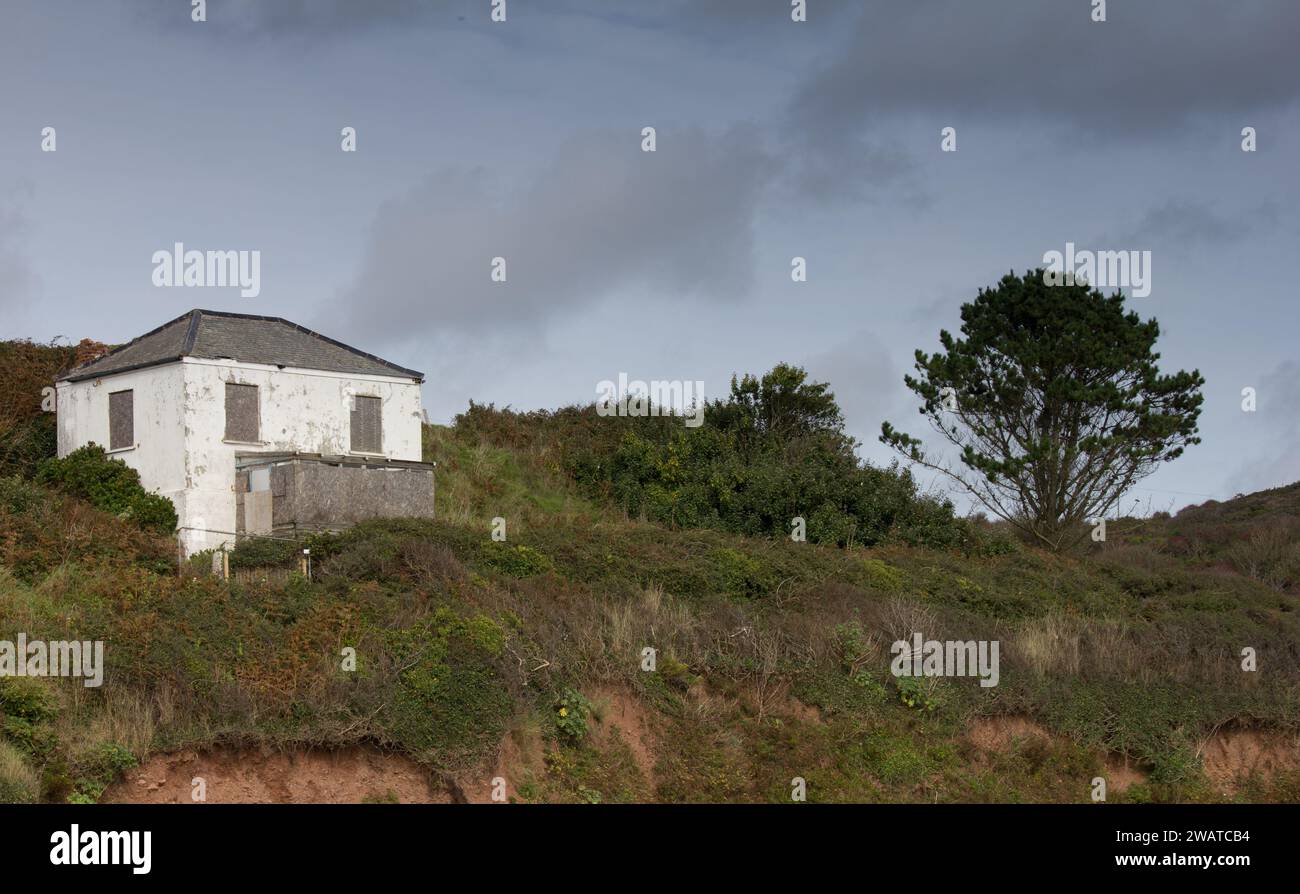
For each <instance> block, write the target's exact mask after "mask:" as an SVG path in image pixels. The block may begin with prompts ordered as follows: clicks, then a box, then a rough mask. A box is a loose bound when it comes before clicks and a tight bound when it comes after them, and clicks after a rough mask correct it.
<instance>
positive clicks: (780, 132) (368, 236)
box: [0, 0, 1300, 508]
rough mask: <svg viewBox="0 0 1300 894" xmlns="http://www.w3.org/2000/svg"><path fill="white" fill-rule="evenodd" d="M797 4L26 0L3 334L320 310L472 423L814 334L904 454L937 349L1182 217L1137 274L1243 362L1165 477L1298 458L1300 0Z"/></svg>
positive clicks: (5, 164) (774, 350) (1240, 474)
mask: <svg viewBox="0 0 1300 894" xmlns="http://www.w3.org/2000/svg"><path fill="white" fill-rule="evenodd" d="M790 5H791V4H790V2H789V0H636V2H633V0H625V2H624V0H508V2H507V4H506V13H507V15H506V21H505V22H503V23H493V22H492V21H491V19H490V11H491V7H492V2H491V0H448V2H437V0H425V2H417V0H369V2H366V3H360V2H352V0H263V2H254V0H209V2H208V3H207V10H206V12H207V21H205V22H194V21H192V20H191V2H190V0H98V2H89V0H87V2H72V0H63V2H54V0H0V84H2V85H3V88H0V337H4V338H12V337H31V338H33V339H38V340H48V339H51V338H53V337H55V336H64V337H66V338H68V339H71V340H74V341H75V340H78V339H80V338H82V337H91V338H96V339H99V340H102V341H107V342H114V343H116V342H124V341H128V340H130V339H131V338H133V337H135V336H137V335H140V334H142V333H144V332H146V331H148V330H150V329H153V328H154V327H156V326H158V325H159V324H161V323H163V322H165V321H167V320H170V319H172V318H174V317H176V316H179V315H180V314H182V313H184V312H185V311H186V310H189V309H190V308H193V307H204V308H210V309H218V310H230V311H240V312H246V313H256V314H266V315H273V316H282V317H285V318H288V319H290V320H294V321H295V322H299V323H302V324H304V325H307V326H310V327H312V328H315V329H317V330H318V331H320V332H322V333H324V334H326V335H329V336H332V337H334V338H337V339H340V340H343V341H346V342H348V343H350V344H353V345H355V346H357V347H360V348H362V349H363V350H367V351H370V352H372V353H376V354H379V355H381V356H383V357H385V358H386V359H389V360H392V361H394V362H396V363H399V364H401V365H403V366H407V367H412V368H415V369H420V370H423V371H425V373H426V374H427V376H428V383H427V384H426V385H425V388H424V397H425V404H426V406H427V408H428V411H429V414H430V416H431V417H432V418H433V419H435V420H438V421H449V420H450V419H451V417H453V416H454V415H455V414H456V413H457V412H459V411H461V410H463V409H464V408H465V407H466V406H467V403H468V401H469V400H470V399H473V400H475V401H479V402H494V403H496V404H497V405H499V406H500V405H506V404H509V405H511V406H514V407H516V408H521V409H531V408H534V407H555V406H559V405H563V404H567V403H574V402H588V401H591V400H593V399H594V398H595V396H596V390H595V389H596V384H597V383H598V382H599V381H600V380H602V379H616V378H617V376H618V374H619V373H620V372H625V373H627V374H628V375H629V376H630V377H631V378H641V379H652V378H657V379H687V380H702V381H703V382H704V383H705V394H706V396H708V397H710V398H711V397H716V396H720V395H721V394H722V393H723V392H724V391H725V390H726V388H727V385H728V380H729V378H730V376H731V374H732V373H733V372H741V373H743V372H747V371H748V372H756V373H757V372H762V371H764V370H766V369H769V368H770V367H771V366H772V365H774V364H775V363H777V362H780V361H788V362H793V363H798V364H802V365H804V366H806V367H807V368H808V369H809V370H810V371H811V372H812V373H813V374H814V375H815V376H816V377H818V378H821V379H824V380H829V381H830V382H831V384H832V386H833V390H834V392H835V394H836V395H837V397H838V398H839V401H840V403H841V405H842V406H843V407H844V409H845V411H846V414H847V417H848V422H849V428H850V430H851V432H852V433H853V434H854V435H856V436H857V437H858V438H860V439H861V440H862V441H863V442H864V444H863V448H862V453H863V455H864V456H865V457H867V458H868V459H870V460H872V461H876V462H883V461H887V460H888V459H889V458H890V457H891V454H890V453H889V452H888V451H887V450H886V449H885V448H884V447H882V446H881V445H880V444H878V443H877V441H876V438H877V436H878V434H879V430H880V423H881V421H882V420H884V419H889V420H891V421H893V422H894V423H895V424H898V425H899V426H900V427H902V428H904V429H905V430H909V431H912V432H913V433H920V432H921V431H923V430H924V424H923V422H922V420H921V419H920V418H919V417H918V416H917V415H916V409H915V403H914V400H913V399H912V395H911V393H910V392H909V391H908V390H907V389H906V388H905V387H904V385H903V383H902V377H903V375H904V373H906V372H908V371H910V368H911V362H912V353H913V352H914V351H915V349H917V348H923V349H924V350H926V351H931V350H934V349H935V348H936V347H937V345H938V333H939V330H940V329H941V328H947V329H950V330H954V331H955V330H956V329H957V328H958V326H959V325H960V319H959V316H958V309H959V307H960V305H961V304H962V302H964V301H968V300H971V299H972V298H974V296H975V294H976V292H977V290H978V289H979V288H980V287H984V286H991V285H993V284H994V283H996V281H997V280H998V278H999V277H1000V276H1002V275H1003V274H1005V273H1006V272H1008V271H1010V270H1015V271H1016V272H1024V271H1025V270H1027V269H1029V268H1032V267H1036V266H1040V265H1041V264H1042V259H1043V255H1044V253H1045V252H1047V251H1052V250H1056V251H1064V249H1065V243H1066V242H1067V241H1069V242H1074V243H1076V245H1077V246H1078V247H1079V248H1081V249H1083V248H1089V249H1115V250H1149V251H1151V253H1152V272H1151V285H1152V287H1151V293H1150V295H1149V296H1147V297H1145V298H1133V299H1131V304H1132V306H1134V307H1135V308H1136V309H1137V310H1138V311H1139V312H1140V313H1142V314H1143V315H1144V316H1155V317H1156V318H1157V319H1158V320H1159V321H1160V324H1161V329H1162V330H1163V333H1162V337H1161V341H1160V343H1159V345H1158V349H1159V350H1160V351H1161V353H1162V355H1163V359H1162V366H1164V367H1165V368H1167V369H1169V370H1172V369H1176V368H1185V369H1191V368H1199V369H1200V371H1201V373H1202V374H1203V375H1204V376H1205V378H1206V380H1207V384H1206V387H1205V395H1206V402H1205V408H1204V412H1203V414H1202V418H1201V432H1202V437H1203V438H1204V443H1203V444H1201V445H1200V446H1197V447H1194V448H1191V449H1189V451H1188V452H1187V454H1186V455H1185V456H1184V457H1183V458H1182V459H1180V460H1178V461H1176V462H1174V463H1172V464H1170V465H1168V466H1166V467H1165V468H1164V469H1162V470H1161V471H1160V472H1158V473H1157V474H1156V475H1154V476H1152V477H1151V478H1149V479H1147V480H1146V481H1145V482H1144V484H1143V487H1144V489H1143V490H1139V491H1137V492H1135V494H1134V496H1135V497H1137V498H1140V499H1141V500H1143V502H1145V501H1146V500H1147V499H1148V498H1149V499H1150V500H1151V501H1152V506H1153V508H1177V507H1179V506H1182V505H1185V504H1187V503H1195V502H1201V501H1203V500H1204V499H1206V498H1208V497H1215V498H1219V499H1224V498H1227V497H1231V496H1232V495H1233V494H1234V493H1236V492H1239V491H1250V490H1257V489H1261V488H1265V487H1273V486H1278V485H1282V484H1287V483H1290V482H1292V481H1295V480H1296V479H1298V478H1300V450H1298V449H1297V441H1298V440H1300V356H1298V355H1300V323H1298V321H1300V295H1298V294H1297V290H1296V288H1295V286H1294V276H1295V273H1294V267H1295V258H1296V250H1297V247H1298V246H1300V238H1298V237H1300V217H1298V215H1300V210H1298V208H1300V204H1298V202H1297V199H1298V198H1300V195H1298V194H1300V175H1297V159H1300V123H1298V122H1300V118H1298V117H1297V114H1296V113H1297V111H1298V108H1297V106H1298V100H1300V53H1297V52H1296V51H1295V39H1296V37H1297V35H1300V3H1296V2H1295V0H1238V2H1232V3H1228V2H1223V0H1142V2H1126V0H1110V2H1109V3H1108V7H1109V8H1108V9H1107V15H1106V21H1104V22H1094V21H1092V0H980V2H972V0H893V2H885V0H872V2H862V0H858V2H848V0H845V2H833V0H808V21H807V22H803V23H795V22H793V21H791V15H790ZM615 10H618V11H617V12H616V11H615ZM646 126H653V127H655V128H656V131H657V151H655V152H654V153H647V152H643V151H642V128H643V127H646ZM46 127H53V128H55V132H56V139H57V143H56V147H57V148H56V151H54V152H43V151H41V149H42V147H41V143H42V128H46ZM344 127H353V128H355V129H356V148H357V151H356V152H344V151H342V149H341V141H342V137H341V135H340V134H341V130H342V129H343V128H344ZM945 127H953V128H955V129H956V134H957V151H956V152H943V151H941V146H940V132H941V130H942V129H943V128H945ZM1243 127H1253V128H1255V130H1256V133H1257V140H1258V149H1257V151H1255V152H1243V151H1242V148H1241V143H1242V137H1241V131H1242V128H1243ZM176 242H183V243H184V244H185V246H186V247H187V248H190V249H198V250H232V249H246V250H257V251H260V253H261V291H260V294H258V295H257V296H256V297H247V298H246V297H241V296H240V293H239V290H238V289H221V288H212V287H206V288H158V287H155V286H154V285H153V281H152V277H153V271H154V265H153V262H152V257H153V254H154V252H156V251H159V250H160V249H170V248H171V246H172V245H173V243H176ZM497 256H502V257H505V258H506V261H507V275H508V279H507V281H506V282H504V283H499V282H493V281H492V280H491V278H490V273H491V266H490V265H491V259H492V258H494V257H497ZM796 256H801V257H804V258H806V259H807V264H808V281H807V282H806V283H795V282H792V281H791V276H790V269H791V268H790V265H791V259H792V258H794V257H796ZM1245 387H1253V388H1255V389H1256V390H1257V393H1258V398H1257V400H1258V404H1257V406H1258V409H1257V411H1256V412H1254V413H1245V412H1243V411H1242V409H1241V401H1242V397H1241V391H1242V389H1243V388H1245Z"/></svg>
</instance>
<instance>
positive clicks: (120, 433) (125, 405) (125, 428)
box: [108, 391, 135, 450]
mask: <svg viewBox="0 0 1300 894" xmlns="http://www.w3.org/2000/svg"><path fill="white" fill-rule="evenodd" d="M134 446H135V392H134V391H114V392H112V393H111V394H109V396H108V449H109V450H126V449H127V448H128V447H134Z"/></svg>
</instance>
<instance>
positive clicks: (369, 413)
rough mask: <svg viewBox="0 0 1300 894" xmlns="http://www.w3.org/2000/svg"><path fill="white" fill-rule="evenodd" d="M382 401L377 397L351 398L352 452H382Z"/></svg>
mask: <svg viewBox="0 0 1300 894" xmlns="http://www.w3.org/2000/svg"><path fill="white" fill-rule="evenodd" d="M382 407H383V401H382V400H380V399H379V398H377V397H361V396H357V397H354V398H352V452H353V453H383V452H384V446H383V445H384V433H383V421H382V420H383V416H382V413H381V412H380V411H381V409H382Z"/></svg>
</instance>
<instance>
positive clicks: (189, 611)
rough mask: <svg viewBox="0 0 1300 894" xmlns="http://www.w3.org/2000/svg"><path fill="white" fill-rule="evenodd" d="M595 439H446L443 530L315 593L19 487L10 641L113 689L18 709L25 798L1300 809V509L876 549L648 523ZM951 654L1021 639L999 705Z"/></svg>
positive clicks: (997, 696)
mask: <svg viewBox="0 0 1300 894" xmlns="http://www.w3.org/2000/svg"><path fill="white" fill-rule="evenodd" d="M521 420H522V421H521ZM525 423H528V424H525ZM571 423H573V420H572V419H569V421H565V420H564V419H561V420H560V421H559V422H556V421H555V419H554V418H551V417H548V418H546V419H540V418H536V417H535V418H533V419H531V420H529V419H528V417H527V416H526V415H525V416H522V417H521V416H520V415H519V414H509V413H505V412H502V411H494V410H491V409H490V408H488V409H485V408H478V410H477V412H471V413H470V414H467V416H464V417H461V419H460V420H459V421H458V423H457V425H455V426H453V427H440V426H431V427H428V428H427V429H426V439H425V440H426V458H428V459H431V460H434V461H436V462H437V463H438V479H437V480H438V492H437V500H438V511H439V519H438V520H437V521H414V520H388V521H376V522H370V523H366V524H363V525H361V526H359V527H357V528H355V529H353V530H351V531H349V532H347V533H345V534H342V535H338V536H322V537H317V538H313V539H312V541H310V543H308V544H306V545H309V546H310V547H311V549H312V555H313V560H314V563H315V564H314V574H313V579H312V580H311V581H308V580H306V579H304V578H302V577H301V576H299V575H297V574H291V575H288V576H287V577H284V576H283V575H273V574H268V575H266V576H265V579H259V577H258V575H257V573H255V572H253V573H250V574H248V575H245V577H247V578H248V579H247V580H246V581H245V582H235V581H232V582H230V583H226V582H224V581H221V580H219V579H216V578H213V577H211V576H204V575H201V574H195V573H193V572H192V571H189V572H187V573H186V574H185V575H183V576H178V575H177V574H176V571H175V567H174V559H173V558H172V557H173V556H174V548H173V546H172V545H171V544H170V543H169V542H168V541H167V540H166V539H165V538H159V537H157V536H155V535H153V534H148V533H145V532H143V531H141V530H139V529H138V528H136V527H134V526H132V525H131V524H130V523H129V521H127V520H124V519H121V518H117V517H113V516H110V515H107V514H104V513H102V512H99V511H97V510H95V509H93V508H91V507H89V506H88V505H86V504H85V503H82V502H80V501H78V500H75V499H72V498H70V497H66V496H62V495H59V494H57V493H55V492H53V491H51V490H49V489H47V488H45V487H43V486H41V485H38V484H35V483H31V482H29V481H26V480H23V479H19V478H10V479H5V480H3V481H0V638H4V639H10V640H12V639H13V638H14V637H15V636H16V634H17V632H19V631H22V632H25V633H26V635H27V637H28V638H29V639H40V638H43V639H47V640H58V639H99V640H103V641H104V642H105V661H106V664H107V671H106V675H105V684H104V686H103V687H102V688H99V689H88V688H84V687H82V686H81V684H80V682H79V681H67V680H62V681H51V680H48V679H33V678H4V679H0V712H3V739H0V800H5V801H15V800H18V801H23V800H26V801H33V800H56V801H58V800H66V799H73V800H97V799H100V798H103V799H105V800H150V799H152V800H187V799H188V778H189V777H190V776H191V775H192V774H194V773H198V772H199V771H200V770H202V772H203V773H208V774H209V775H210V776H211V780H212V782H211V785H210V788H209V791H208V797H209V799H210V800H237V799H239V797H240V795H239V793H238V792H236V791H234V788H235V787H236V786H234V784H233V782H231V780H233V779H236V778H239V777H240V776H241V775H248V776H249V778H252V776H253V775H256V774H270V776H269V777H268V778H269V779H270V781H269V782H267V784H266V785H261V783H259V784H258V785H257V786H253V788H254V789H256V793H255V794H254V795H252V796H251V797H255V798H257V799H263V800H265V799H272V800H292V799H294V798H302V797H307V798H314V799H322V800H330V798H326V797H324V795H323V794H322V793H321V791H319V790H316V789H313V790H311V791H316V794H315V795H312V794H310V792H308V794H302V792H303V791H306V790H304V789H302V788H301V787H296V784H291V782H286V779H287V778H288V777H286V776H285V775H284V774H288V773H290V770H288V769H285V766H288V765H285V766H281V764H283V758H282V757H281V756H280V755H282V754H283V753H288V754H301V753H302V752H304V751H307V750H310V749H317V750H319V749H338V750H341V753H342V755H343V757H340V758H339V759H338V761H336V762H334V763H330V764H327V765H319V764H317V763H311V764H310V766H312V767H316V768H317V771H318V772H321V773H326V774H328V773H331V772H337V773H339V774H341V775H340V777H339V779H338V785H339V791H346V792H348V793H349V797H352V796H355V799H357V800H360V799H381V800H383V799H393V798H401V799H407V798H409V797H412V796H411V795H410V794H409V792H410V791H411V785H410V773H411V768H412V767H418V768H419V770H420V771H423V772H427V773H429V774H430V777H431V779H432V780H433V786H432V789H431V791H433V793H434V794H433V796H432V797H431V799H432V800H485V799H487V798H488V796H489V794H490V792H491V790H492V780H493V778H494V777H503V778H504V779H505V780H506V783H507V793H508V796H509V798H510V799H512V800H518V801H548V802H554V801H585V802H618V801H671V802H684V801H689V802H696V801H771V802H782V801H789V800H790V797H791V786H792V779H794V778H795V777H799V778H802V779H804V780H805V781H806V784H807V798H808V800H810V801H855V802H881V801H925V802H931V801H968V802H984V801H1066V802H1086V801H1089V800H1090V796H1091V792H1092V788H1091V785H1092V780H1093V779H1094V778H1095V777H1098V776H1101V777H1104V778H1106V779H1107V781H1108V786H1109V791H1108V794H1107V800H1109V801H1211V800H1231V799H1240V800H1251V801H1257V800H1281V801H1300V762H1297V751H1296V748H1295V742H1296V736H1297V731H1298V730H1300V619H1298V617H1297V612H1296V607H1297V602H1298V601H1300V600H1298V596H1297V594H1298V591H1300V581H1297V579H1296V577H1295V570H1296V568H1297V567H1300V563H1297V562H1296V555H1297V542H1300V536H1298V535H1297V526H1296V524H1297V494H1300V485H1292V486H1291V487H1289V488H1281V489H1278V490H1275V491H1269V492H1266V493H1263V494H1252V495H1249V496H1245V497H1242V498H1239V499H1237V500H1233V501H1229V502H1226V503H1220V504H1207V505H1206V506H1202V507H1195V508H1192V509H1188V510H1185V511H1184V512H1182V513H1180V514H1179V515H1177V516H1176V517H1174V518H1156V519H1151V520H1144V521H1143V520H1125V521H1124V522H1115V523H1112V529H1111V530H1112V534H1111V536H1110V537H1109V539H1108V542H1107V543H1104V544H1094V545H1091V546H1090V547H1089V549H1088V551H1087V552H1086V553H1085V554H1078V555H1051V554H1047V553H1044V552H1041V551H1039V550H1037V549H1034V548H1031V547H1028V546H1025V545H1023V544H1021V543H1020V542H1019V541H1018V540H1017V539H1016V538H1014V537H1012V536H1011V535H1010V534H1008V533H1007V532H1005V531H1002V530H1000V529H999V528H998V527H996V526H988V525H974V524H972V525H969V526H967V529H964V530H965V533H964V534H963V535H962V536H961V537H960V538H958V539H957V540H956V541H955V542H953V543H952V544H951V545H949V546H946V547H935V546H924V545H909V543H908V539H909V536H910V535H908V534H907V530H911V529H906V530H904V529H901V528H895V529H891V530H895V531H897V532H901V533H894V534H890V535H888V536H883V537H881V538H880V539H879V540H877V541H876V542H874V543H872V545H870V546H862V545H858V544H853V545H850V546H848V547H841V546H836V545H831V544H824V545H819V544H817V543H811V542H810V543H796V542H792V541H791V540H790V539H789V538H788V537H776V536H762V535H760V536H746V535H744V534H741V533H735V532H733V531H730V530H726V529H725V524H723V522H722V521H719V522H718V523H717V524H706V525H703V526H681V525H678V526H674V525H671V524H663V523H659V522H654V521H648V520H642V519H641V517H640V516H641V515H643V514H645V513H628V512H627V511H626V510H627V507H626V505H624V504H622V503H620V501H619V500H618V499H616V498H615V497H613V496H611V495H610V494H609V493H608V492H604V493H602V491H601V489H600V487H599V486H596V485H593V484H592V482H591V480H590V479H588V480H585V481H584V480H582V479H581V475H580V474H575V472H574V470H575V469H581V468H583V467H584V466H583V463H584V462H585V460H583V458H582V457H583V456H585V455H586V454H587V452H588V451H589V449H590V448H591V444H592V438H591V436H588V435H586V434H583V433H582V430H581V428H580V427H577V428H575V427H574V426H575V425H578V423H573V424H571ZM611 437H613V436H611ZM494 518H502V519H504V520H505V530H506V540H505V542H497V541H494V540H492V538H491V531H492V520H493V519H494ZM301 545H302V544H287V545H286V544H275V543H255V544H251V545H250V546H248V547H246V548H241V550H239V551H238V552H237V553H236V555H235V560H234V562H233V564H234V565H235V566H236V567H245V568H260V567H266V566H274V565H277V564H278V565H285V566H289V565H291V564H292V563H293V561H294V557H295V555H296V552H297V550H298V549H299V547H300V546H301ZM918 631H919V632H921V633H923V634H924V636H925V637H926V638H934V639H940V640H943V639H956V640H996V641H998V642H999V643H1000V646H1001V666H1000V680H999V683H998V685H997V686H994V687H987V688H985V687H981V686H980V685H979V684H978V681H977V680H975V679H972V678H966V679H935V678H917V679H913V678H895V677H894V676H893V675H892V674H891V673H890V670H889V665H890V643H891V642H893V641H894V640H896V639H910V638H911V636H912V634H913V633H914V632H918ZM348 647H351V648H354V649H355V650H356V659H357V667H356V670H355V671H349V670H344V669H343V668H342V666H341V664H342V662H343V660H344V658H343V655H342V652H343V650H344V649H345V648H348ZM647 647H649V648H653V649H655V650H657V651H656V667H655V670H654V671H646V670H643V669H642V660H643V649H645V648H647ZM1246 647H1249V648H1252V649H1254V650H1255V653H1256V655H1257V657H1258V670H1256V671H1254V672H1246V671H1243V670H1242V667H1241V662H1242V658H1241V652H1242V649H1243V648H1246ZM205 755H206V757H205ZM311 760H318V758H311ZM277 762H279V763H277ZM385 762H394V763H392V767H393V769H392V779H393V782H392V784H391V785H389V784H388V783H386V782H385V781H384V780H385V779H386V778H388V777H387V776H386V775H385V772H384V771H383V770H382V768H383V767H385V766H389V764H387V763H385ZM291 763H292V762H291ZM141 765H143V766H141ZM241 766H242V767H246V768H247V773H244V774H241V772H240V771H239V770H238V768H239V767H241ZM321 766H325V767H326V769H320V767H321ZM358 766H360V767H368V768H369V769H366V770H365V771H364V772H365V773H366V774H368V775H365V776H364V779H365V781H364V782H363V783H358V782H356V778H354V777H353V776H348V774H349V773H353V770H349V769H348V768H349V767H352V768H354V769H355V768H356V767H358ZM329 767H333V768H334V769H333V770H331V769H328V768H329ZM375 767H380V768H381V769H380V770H376V769H375ZM196 768H197V769H196ZM203 768H206V769H203ZM356 772H362V771H360V770H357V771H356ZM276 774H280V775H276ZM272 777H273V778H272ZM344 777H347V778H344ZM258 778H259V779H260V778H261V776H260V775H259V776H258ZM358 778H359V777H358ZM250 785H251V784H250ZM322 785H325V787H326V788H329V785H326V784H325V783H322ZM167 786H171V787H172V788H173V789H178V790H177V791H172V790H170V789H167ZM246 787H247V786H246ZM250 790H252V789H250ZM160 791H161V794H160ZM399 791H400V792H402V794H400V795H399V794H397V792H399ZM295 792H297V793H298V794H294V793H295Z"/></svg>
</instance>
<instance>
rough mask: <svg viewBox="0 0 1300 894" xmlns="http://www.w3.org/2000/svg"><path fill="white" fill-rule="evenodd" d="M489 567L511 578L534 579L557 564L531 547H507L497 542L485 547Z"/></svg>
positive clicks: (489, 543) (491, 542)
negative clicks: (534, 576)
mask: <svg viewBox="0 0 1300 894" xmlns="http://www.w3.org/2000/svg"><path fill="white" fill-rule="evenodd" d="M484 553H485V561H486V562H487V564H488V565H490V566H492V567H493V568H495V569H497V570H498V571H500V572H503V573H505V574H508V575H510V576H511V577H532V576H533V575H534V574H542V573H544V572H547V571H551V570H552V569H554V568H555V563H554V562H552V561H551V559H550V557H549V556H547V555H545V554H544V553H541V552H538V551H537V550H535V549H533V548H532V547H530V546H523V545H522V544H521V545H519V546H506V545H505V544H504V543H498V542H497V541H495V540H492V541H488V543H487V545H486V546H485V547H484Z"/></svg>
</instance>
